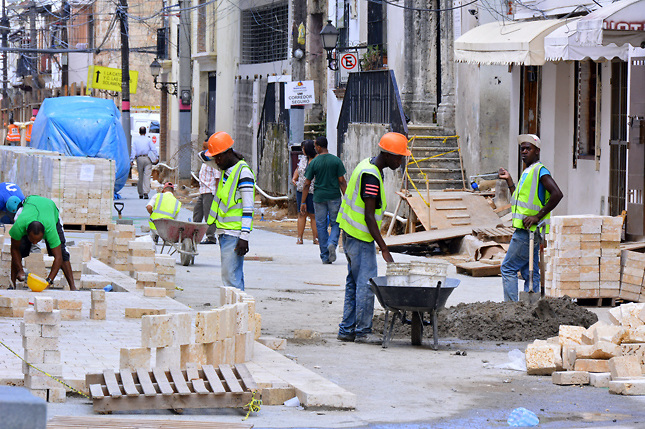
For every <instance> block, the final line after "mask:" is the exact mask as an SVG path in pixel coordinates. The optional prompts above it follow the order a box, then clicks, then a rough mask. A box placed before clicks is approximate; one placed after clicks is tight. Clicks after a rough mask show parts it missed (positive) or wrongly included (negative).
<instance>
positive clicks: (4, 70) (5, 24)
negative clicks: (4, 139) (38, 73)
mask: <svg viewBox="0 0 645 429" xmlns="http://www.w3.org/2000/svg"><path fill="white" fill-rule="evenodd" d="M0 26H1V27H2V28H1V29H0V31H1V32H2V47H3V48H8V47H9V41H8V38H7V34H8V33H9V18H7V6H6V4H5V0H2V20H0ZM8 54H9V53H8V52H7V51H4V52H3V53H2V109H3V111H2V119H3V121H2V123H3V124H4V123H5V122H6V119H5V118H4V109H6V108H8V107H9V100H8V99H7V95H8V94H7V79H8V76H7V55H8Z"/></svg>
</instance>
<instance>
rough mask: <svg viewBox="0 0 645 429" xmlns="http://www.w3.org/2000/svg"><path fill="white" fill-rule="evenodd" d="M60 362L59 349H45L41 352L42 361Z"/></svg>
mask: <svg viewBox="0 0 645 429" xmlns="http://www.w3.org/2000/svg"><path fill="white" fill-rule="evenodd" d="M25 353H26V352H25ZM60 362H61V353H60V350H45V351H44V352H43V363H46V364H56V363H60Z"/></svg>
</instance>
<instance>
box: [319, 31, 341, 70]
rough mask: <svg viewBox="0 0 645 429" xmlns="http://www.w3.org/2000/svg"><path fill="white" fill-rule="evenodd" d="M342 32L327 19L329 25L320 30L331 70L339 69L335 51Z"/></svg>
mask: <svg viewBox="0 0 645 429" xmlns="http://www.w3.org/2000/svg"><path fill="white" fill-rule="evenodd" d="M339 35H340V32H339V31H338V30H337V29H336V27H334V26H333V25H332V23H331V20H327V25H325V27H324V28H323V29H322V30H321V31H320V38H321V39H322V46H323V48H324V49H325V51H327V67H329V69H330V70H334V71H335V70H338V60H337V59H336V58H334V56H333V51H334V49H336V44H337V43H338V36H339Z"/></svg>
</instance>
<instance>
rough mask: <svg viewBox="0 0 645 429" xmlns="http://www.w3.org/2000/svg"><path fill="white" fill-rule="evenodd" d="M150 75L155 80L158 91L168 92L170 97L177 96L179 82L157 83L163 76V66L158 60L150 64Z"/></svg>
mask: <svg viewBox="0 0 645 429" xmlns="http://www.w3.org/2000/svg"><path fill="white" fill-rule="evenodd" d="M150 74H151V75H152V77H154V78H155V88H156V89H159V90H161V91H166V92H167V93H168V94H170V95H177V82H157V78H158V77H159V75H160V74H161V64H160V63H159V61H157V59H156V58H155V59H154V60H153V61H152V64H150Z"/></svg>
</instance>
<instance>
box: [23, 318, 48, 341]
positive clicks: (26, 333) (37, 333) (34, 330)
mask: <svg viewBox="0 0 645 429" xmlns="http://www.w3.org/2000/svg"><path fill="white" fill-rule="evenodd" d="M42 326H43V325H38V324H36V323H25V322H20V335H22V336H23V337H41V336H42ZM54 326H56V325H54Z"/></svg>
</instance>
